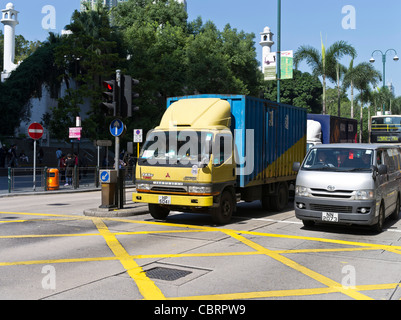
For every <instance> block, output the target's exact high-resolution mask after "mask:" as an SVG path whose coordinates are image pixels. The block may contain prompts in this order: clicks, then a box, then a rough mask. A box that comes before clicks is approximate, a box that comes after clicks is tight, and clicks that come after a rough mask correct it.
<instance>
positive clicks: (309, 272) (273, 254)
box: [226, 232, 371, 300]
mask: <svg viewBox="0 0 401 320" xmlns="http://www.w3.org/2000/svg"><path fill="white" fill-rule="evenodd" d="M226 233H227V234H228V235H230V236H231V237H233V238H234V239H237V240H238V241H241V242H242V243H244V244H246V245H247V246H249V247H251V248H253V249H255V250H256V251H259V252H261V253H264V254H265V255H267V256H269V257H271V258H273V259H275V260H277V261H279V262H281V263H283V264H284V265H286V266H288V267H290V268H292V269H294V270H296V271H299V272H301V273H303V274H304V275H306V276H308V277H310V278H312V279H314V280H316V281H319V282H320V283H322V284H324V285H326V286H328V287H329V288H338V290H339V291H340V292H342V293H343V294H345V295H347V296H350V297H351V298H354V299H358V300H360V299H363V300H368V299H371V298H369V297H368V296H365V295H363V294H361V293H359V292H357V291H356V290H351V289H344V288H342V286H341V284H339V283H338V282H335V281H334V280H331V279H329V278H327V277H325V276H323V275H321V274H320V273H317V272H315V271H313V270H311V269H308V268H306V267H304V266H302V265H300V264H298V263H297V262H295V261H293V260H291V259H288V258H286V257H283V256H282V255H280V254H278V253H276V252H274V251H271V250H269V249H266V248H265V247H262V246H261V245H259V244H257V243H255V242H253V241H251V240H249V239H246V238H245V237H243V236H241V235H238V234H237V233H235V232H226Z"/></svg>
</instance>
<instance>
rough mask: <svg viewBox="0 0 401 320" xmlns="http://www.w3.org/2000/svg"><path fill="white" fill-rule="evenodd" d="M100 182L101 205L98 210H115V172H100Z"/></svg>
mask: <svg viewBox="0 0 401 320" xmlns="http://www.w3.org/2000/svg"><path fill="white" fill-rule="evenodd" d="M99 176H100V182H101V184H102V204H101V205H100V207H99V208H105V209H108V208H115V207H116V196H115V195H116V186H117V171H116V170H101V171H100V174H99Z"/></svg>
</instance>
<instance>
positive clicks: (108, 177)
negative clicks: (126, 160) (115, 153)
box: [99, 170, 117, 184]
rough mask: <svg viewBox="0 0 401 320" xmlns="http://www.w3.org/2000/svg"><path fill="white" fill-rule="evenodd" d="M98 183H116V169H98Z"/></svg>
mask: <svg viewBox="0 0 401 320" xmlns="http://www.w3.org/2000/svg"><path fill="white" fill-rule="evenodd" d="M99 177H100V183H101V184H104V183H105V184H109V183H117V170H100V175H99Z"/></svg>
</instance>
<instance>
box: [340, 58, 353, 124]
mask: <svg viewBox="0 0 401 320" xmlns="http://www.w3.org/2000/svg"><path fill="white" fill-rule="evenodd" d="M355 78H356V73H355V69H354V59H352V60H351V62H350V64H349V67H348V69H347V71H346V72H345V75H344V79H343V88H344V90H347V89H348V88H349V87H351V118H354V79H355Z"/></svg>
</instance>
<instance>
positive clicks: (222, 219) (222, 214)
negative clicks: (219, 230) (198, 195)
mask: <svg viewBox="0 0 401 320" xmlns="http://www.w3.org/2000/svg"><path fill="white" fill-rule="evenodd" d="M234 206H235V202H234V200H233V196H232V194H231V192H229V191H224V192H223V194H222V195H221V197H220V202H219V206H218V207H216V208H212V219H213V222H214V223H216V224H227V223H229V222H230V220H231V216H232V214H233V211H234Z"/></svg>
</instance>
